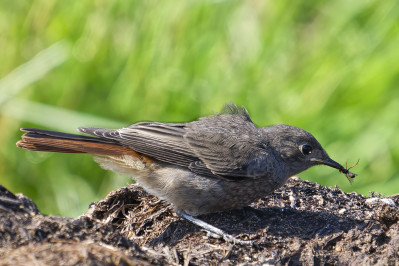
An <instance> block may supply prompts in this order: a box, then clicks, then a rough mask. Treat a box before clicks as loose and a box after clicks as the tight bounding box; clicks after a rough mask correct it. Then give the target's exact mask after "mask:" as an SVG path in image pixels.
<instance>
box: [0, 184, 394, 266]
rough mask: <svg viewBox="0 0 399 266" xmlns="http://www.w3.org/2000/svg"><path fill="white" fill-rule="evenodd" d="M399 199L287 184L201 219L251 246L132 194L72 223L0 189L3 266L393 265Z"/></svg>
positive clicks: (96, 206) (122, 193) (118, 195)
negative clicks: (212, 233)
mask: <svg viewBox="0 0 399 266" xmlns="http://www.w3.org/2000/svg"><path fill="white" fill-rule="evenodd" d="M398 206H399V196H393V197H390V198H385V199H384V198H382V197H381V196H379V195H372V196H370V197H368V198H366V197H363V196H362V195H359V194H356V193H349V194H347V193H344V192H342V191H341V190H340V189H339V188H331V187H323V186H320V185H318V184H315V183H312V182H307V181H302V180H300V179H299V178H292V179H291V180H290V181H289V182H288V183H287V185H286V186H284V187H283V188H282V189H280V190H278V191H276V192H275V193H273V194H272V195H270V196H268V197H265V198H262V199H260V200H258V201H257V202H255V203H253V204H252V205H251V206H249V207H246V208H243V209H239V210H234V211H229V212H223V213H216V214H210V215H204V216H201V217H200V218H201V219H203V220H204V221H206V222H208V223H210V224H212V225H214V226H217V227H219V228H220V229H222V230H224V231H225V232H227V233H229V234H232V235H234V236H235V237H237V238H239V239H243V240H252V241H254V245H252V246H242V245H237V244H231V243H226V242H225V241H224V240H223V239H219V238H214V237H213V236H209V235H208V234H207V233H206V232H204V231H203V230H201V229H200V228H198V227H197V226H195V225H193V224H191V223H190V222H188V221H185V220H182V219H181V218H179V217H177V216H176V214H175V213H174V212H173V209H172V208H171V207H170V206H169V205H168V204H166V203H165V202H162V201H160V200H158V199H157V198H155V197H153V196H151V195H148V194H147V193H145V192H144V191H143V190H142V189H141V188H140V187H138V186H135V185H131V186H128V187H123V188H120V189H118V190H116V191H113V192H111V193H110V194H109V195H108V196H107V197H106V198H104V199H103V200H101V201H99V202H96V203H93V204H91V206H90V207H89V209H88V211H87V212H86V213H85V214H83V215H82V216H80V217H78V218H77V219H71V218H64V217H56V216H47V215H43V214H41V213H40V212H39V210H38V209H37V207H36V205H35V204H34V203H33V202H32V201H31V200H30V199H28V198H27V197H25V196H24V195H21V194H16V195H14V194H13V193H11V192H10V191H8V190H7V189H6V188H4V187H0V264H1V265H27V264H30V265H32V264H38V265H43V264H44V265H153V264H156V265H159V264H164V265H169V264H171V265H173V264H176V265H209V264H210V265H219V264H222V265H230V264H234V265H235V264H244V265H261V264H262V265H265V264H266V265H267V264H271V265H355V264H358V265H398V263H399V222H398V221H399V208H398Z"/></svg>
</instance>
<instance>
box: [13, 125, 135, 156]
mask: <svg viewBox="0 0 399 266" xmlns="http://www.w3.org/2000/svg"><path fill="white" fill-rule="evenodd" d="M21 131H25V132H27V133H25V134H24V135H22V140H20V141H18V142H17V147H19V148H22V149H27V150H31V151H46V152H61V153H91V154H99V155H111V156H118V155H124V154H129V155H132V156H134V157H141V156H140V155H139V154H137V153H136V152H135V151H133V150H132V149H129V148H127V147H124V146H121V145H120V144H118V143H117V142H114V141H112V140H108V139H101V138H96V137H89V136H81V135H75V134H68V133H62V132H57V131H50V130H44V129H36V128H21Z"/></svg>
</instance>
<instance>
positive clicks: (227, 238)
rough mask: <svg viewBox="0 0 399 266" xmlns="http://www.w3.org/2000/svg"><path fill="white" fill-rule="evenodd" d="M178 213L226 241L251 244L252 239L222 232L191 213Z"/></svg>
mask: <svg viewBox="0 0 399 266" xmlns="http://www.w3.org/2000/svg"><path fill="white" fill-rule="evenodd" d="M178 215H179V216H180V217H182V218H184V219H186V220H189V221H190V222H192V223H193V224H196V225H198V226H199V227H201V228H202V229H205V230H206V231H209V232H211V233H213V234H216V235H219V236H221V237H223V239H224V240H225V241H226V242H229V243H233V244H240V245H253V241H245V240H240V239H237V238H235V237H234V236H232V235H229V234H227V233H225V232H223V230H220V229H219V228H217V227H215V226H213V225H210V224H208V223H206V222H204V221H202V220H200V219H198V218H195V217H193V216H191V215H188V214H187V213H185V212H179V213H178Z"/></svg>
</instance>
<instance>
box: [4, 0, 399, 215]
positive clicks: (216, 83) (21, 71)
mask: <svg viewBox="0 0 399 266" xmlns="http://www.w3.org/2000/svg"><path fill="white" fill-rule="evenodd" d="M0 48H1V52H0V129H1V130H0V184H2V185H4V186H6V187H7V188H8V189H10V190H11V191H13V192H15V193H17V192H22V193H24V194H25V195H27V196H28V197H30V198H32V199H33V200H34V201H35V202H36V203H37V204H38V206H39V209H40V210H41V211H42V212H44V213H47V214H62V215H67V216H72V217H75V216H78V215H79V214H81V213H83V212H84V211H85V210H86V209H87V206H88V204H89V203H90V202H93V201H96V200H99V199H101V198H102V197H104V196H105V195H106V194H107V193H108V192H110V191H111V190H112V189H115V188H118V187H121V186H124V185H126V184H128V183H129V182H131V180H130V179H129V178H128V177H124V176H117V175H116V174H113V173H112V172H109V171H104V170H102V169H101V168H100V167H98V165H97V164H96V163H94V162H93V161H92V159H91V156H89V155H68V154H50V153H40V152H30V151H25V150H20V149H17V148H16V147H15V142H17V141H18V140H19V139H20V136H21V132H20V131H19V128H20V127H41V128H47V129H53V130H63V131H67V132H76V131H75V128H76V127H78V126H101V127H109V128H116V127H121V126H125V125H129V124H132V123H133V122H137V121H146V120H147V121H165V122H184V121H190V120H193V119H196V118H197V117H198V116H203V115H209V114H212V111H220V110H221V109H222V107H223V104H224V103H225V102H228V101H233V102H235V103H237V104H239V105H244V106H246V107H247V109H248V110H249V112H250V114H251V115H252V119H253V121H254V122H255V123H256V124H257V125H259V126H267V125H270V124H275V123H286V124H292V125H296V126H299V127H301V128H304V129H306V130H308V131H310V132H312V133H313V135H315V136H316V138H318V140H319V141H320V142H321V143H322V144H323V146H324V147H325V148H326V150H327V151H328V152H329V154H330V156H331V157H332V158H333V159H335V160H337V161H338V162H340V163H342V164H345V162H346V161H348V164H349V165H352V164H354V163H356V161H357V160H358V159H360V163H359V165H358V166H357V167H356V168H354V169H353V171H354V172H356V173H358V174H359V176H358V177H357V178H356V179H355V182H354V183H353V185H350V184H349V183H348V181H347V180H346V178H345V177H344V176H343V175H341V174H339V173H338V171H336V170H333V169H331V168H327V167H315V168H313V169H311V170H308V171H306V172H304V173H302V174H300V176H301V177H302V178H303V179H309V180H312V181H316V182H318V183H320V184H323V185H326V186H334V185H338V186H339V187H341V188H342V189H343V190H345V191H347V192H351V191H356V192H359V193H362V194H364V195H368V194H369V191H377V192H379V193H382V194H386V195H390V194H394V193H398V192H399V168H398V163H399V138H398V133H397V132H399V119H398V113H399V88H398V87H399V64H398V62H399V2H398V1H395V0H386V1H378V0H352V1H344V0H339V1H315V0H314V1H311V0H301V1H271V0H269V1H265V0H259V1H255V0H253V1H233V0H232V1H220V0H219V1H217V0H215V1H210V0H209V1H205V0H204V1H201V0H199V1H195V0H194V1H155V0H146V1H107V0H97V1H55V0H32V1H23V0H22V1H7V0H0Z"/></svg>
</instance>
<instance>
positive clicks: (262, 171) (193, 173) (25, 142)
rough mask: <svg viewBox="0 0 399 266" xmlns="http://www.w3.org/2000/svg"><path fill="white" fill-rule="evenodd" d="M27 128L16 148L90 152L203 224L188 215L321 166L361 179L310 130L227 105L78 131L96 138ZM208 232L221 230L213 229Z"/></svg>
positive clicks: (247, 198)
mask: <svg viewBox="0 0 399 266" xmlns="http://www.w3.org/2000/svg"><path fill="white" fill-rule="evenodd" d="M23 130H24V131H27V132H28V133H26V134H25V135H24V136H23V137H22V141H20V142H18V143H17V146H18V147H21V148H25V149H29V150H41V151H52V152H68V153H69V152H80V153H81V152H83V153H92V154H94V159H95V160H96V161H97V162H98V163H99V164H100V165H101V166H102V167H103V168H105V169H109V170H113V171H116V172H119V173H123V174H128V175H131V176H133V178H134V179H136V180H137V182H138V183H139V184H140V185H142V186H143V187H144V188H145V189H146V190H147V191H148V192H150V193H152V194H154V195H156V196H158V197H160V198H161V199H164V200H166V201H168V202H170V203H172V204H173V205H174V207H175V209H176V211H177V213H179V214H180V215H181V216H182V217H185V218H187V219H189V220H190V221H193V222H196V223H197V224H198V225H200V226H203V224H204V223H203V222H201V221H199V220H197V219H196V218H194V217H191V216H190V215H193V216H196V215H200V214H205V213H211V212H217V211H223V210H227V209H234V208H239V207H243V206H246V205H248V204H250V203H251V202H253V201H254V200H256V199H258V198H260V197H262V196H265V195H267V194H270V193H271V192H273V191H274V190H275V189H277V188H278V187H281V186H282V185H284V184H285V182H286V181H287V179H288V178H289V177H290V176H293V175H296V174H298V173H300V172H302V171H304V170H306V169H308V168H309V167H312V166H315V165H320V164H324V165H328V166H330V167H334V168H336V169H338V170H339V171H340V172H343V173H345V175H347V176H348V175H349V176H351V178H352V177H354V176H355V175H354V174H352V173H350V172H349V171H348V169H345V168H344V167H343V166H341V165H340V164H338V163H337V162H335V161H333V160H332V159H330V157H329V156H328V154H327V153H326V152H325V150H324V149H323V148H322V146H321V145H320V143H319V142H318V141H317V140H316V139H315V138H314V137H313V136H312V134H310V133H309V132H307V131H305V130H303V129H300V128H298V127H294V126H289V125H282V124H279V125H274V126H269V127H256V126H255V124H254V123H253V122H252V120H251V118H250V116H249V114H248V112H247V110H246V109H245V108H244V107H237V106H236V105H234V104H229V105H226V107H225V112H224V113H222V114H215V115H211V116H206V117H202V118H200V119H199V120H197V121H193V122H188V123H180V124H179V123H159V122H142V123H137V124H133V125H131V126H128V127H125V128H122V129H103V128H92V127H80V128H78V130H79V131H81V132H83V133H86V134H89V135H92V136H94V137H84V136H77V135H71V134H65V133H60V132H54V131H46V130H41V129H23ZM207 230H211V231H213V232H219V231H220V230H219V231H218V230H216V229H215V228H212V227H211V226H210V227H208V228H207ZM226 236H227V235H224V237H226ZM230 237H231V236H228V237H227V238H229V239H231V238H230ZM232 239H234V238H232Z"/></svg>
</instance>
